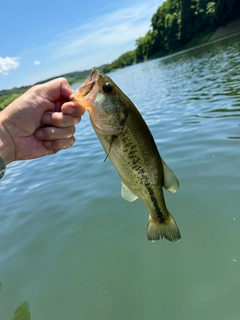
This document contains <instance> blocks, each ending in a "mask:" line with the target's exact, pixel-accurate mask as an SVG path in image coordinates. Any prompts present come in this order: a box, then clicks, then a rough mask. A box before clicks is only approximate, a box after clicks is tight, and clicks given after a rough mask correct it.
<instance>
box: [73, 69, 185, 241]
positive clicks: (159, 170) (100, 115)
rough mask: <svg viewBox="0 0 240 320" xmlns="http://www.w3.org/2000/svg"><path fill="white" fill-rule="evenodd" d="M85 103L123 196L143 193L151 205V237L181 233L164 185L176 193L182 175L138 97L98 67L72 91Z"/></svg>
mask: <svg viewBox="0 0 240 320" xmlns="http://www.w3.org/2000/svg"><path fill="white" fill-rule="evenodd" d="M69 98H70V100H72V101H74V102H75V103H76V104H78V105H79V106H82V107H84V108H85V109H86V110H87V111H88V113H89V116H90V122H91V125H92V127H93V129H94V131H95V132H96V134H97V137H98V139H99V140H100V142H101V144H102V146H103V149H104V150H105V153H106V159H107V158H108V159H109V160H110V161H111V162H112V164H113V165H114V167H115V168H116V170H117V172H118V174H119V176H120V177H121V179H122V185H121V196H122V197H123V198H124V199H125V200H127V201H129V202H133V201H135V200H136V199H137V198H140V199H142V201H143V203H144V204H145V205H146V207H147V208H148V211H149V218H148V224H147V238H148V239H149V240H151V241H154V240H158V239H160V238H161V239H163V238H166V239H167V240H169V241H177V240H179V239H181V234H180V231H179V228H178V226H177V224H176V222H175V220H174V218H173V216H172V214H171V213H170V212H169V211H168V209H167V207H166V203H165V199H164V193H163V188H165V189H166V190H168V191H169V192H171V193H174V192H176V191H177V190H178V188H179V181H178V179H177V178H176V176H175V175H174V173H173V171H172V170H171V169H170V168H169V167H168V165H167V164H166V163H165V162H164V160H163V159H162V158H161V156H160V153H159V151H158V148H157V146H156V143H155V141H154V138H153V135H152V133H151V131H150V129H149V128H148V126H147V124H146V122H145V121H144V119H143V117H142V116H141V114H140V112H139V111H138V109H137V108H136V106H135V105H134V104H133V102H132V101H131V100H130V99H129V98H128V97H127V96H126V95H125V94H124V93H123V92H122V90H121V89H120V88H119V87H118V86H117V85H116V84H115V83H114V81H113V80H112V79H111V78H110V77H109V76H107V75H105V74H103V73H101V72H100V71H99V70H97V69H96V68H93V69H92V72H91V74H90V75H89V77H88V78H87V79H86V80H85V82H84V83H83V84H82V85H81V86H80V87H79V88H78V89H77V90H76V91H74V92H73V93H72V94H71V96H70V97H69Z"/></svg>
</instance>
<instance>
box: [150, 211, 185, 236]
mask: <svg viewBox="0 0 240 320" xmlns="http://www.w3.org/2000/svg"><path fill="white" fill-rule="evenodd" d="M147 237H148V240H159V239H160V238H161V239H162V238H166V239H167V240H169V241H178V240H180V239H181V234H180V231H179V229H178V226H177V224H176V222H175V221H174V219H173V216H172V215H171V213H169V215H168V217H167V218H166V220H165V221H164V222H157V221H154V220H153V219H152V218H151V216H149V221H148V227H147Z"/></svg>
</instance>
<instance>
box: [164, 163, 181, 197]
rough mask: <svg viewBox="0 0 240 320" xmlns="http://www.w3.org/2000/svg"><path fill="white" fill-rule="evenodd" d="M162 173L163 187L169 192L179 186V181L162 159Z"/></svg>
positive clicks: (174, 190)
mask: <svg viewBox="0 0 240 320" xmlns="http://www.w3.org/2000/svg"><path fill="white" fill-rule="evenodd" d="M162 164H163V173H164V184H163V187H164V188H165V189H166V190H167V191H169V192H172V193H174V192H176V191H177V190H178V188H179V181H178V179H177V177H176V176H175V174H174V173H173V172H172V170H171V169H170V168H169V167H168V166H167V164H166V163H165V162H164V160H163V159H162Z"/></svg>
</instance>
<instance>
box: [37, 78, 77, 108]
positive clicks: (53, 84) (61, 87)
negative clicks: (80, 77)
mask: <svg viewBox="0 0 240 320" xmlns="http://www.w3.org/2000/svg"><path fill="white" fill-rule="evenodd" d="M41 86H42V89H44V90H42V91H41V92H42V94H43V95H44V97H45V98H46V99H48V100H49V101H51V102H54V101H56V100H58V99H59V98H68V97H69V96H70V95H71V94H72V93H73V89H72V88H71V87H70V85H69V83H68V81H67V80H66V79H65V78H63V77H61V78H57V79H54V80H51V81H48V82H45V83H44V84H42V85H41Z"/></svg>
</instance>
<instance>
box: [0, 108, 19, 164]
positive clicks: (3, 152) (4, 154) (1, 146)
mask: <svg viewBox="0 0 240 320" xmlns="http://www.w3.org/2000/svg"><path fill="white" fill-rule="evenodd" d="M0 157H1V158H2V159H3V161H4V163H5V165H6V166H7V165H8V164H9V163H10V162H12V161H14V160H15V145H14V142H13V140H12V138H11V136H10V135H9V133H8V130H7V120H6V119H5V117H4V111H2V112H1V113H0Z"/></svg>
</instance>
